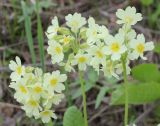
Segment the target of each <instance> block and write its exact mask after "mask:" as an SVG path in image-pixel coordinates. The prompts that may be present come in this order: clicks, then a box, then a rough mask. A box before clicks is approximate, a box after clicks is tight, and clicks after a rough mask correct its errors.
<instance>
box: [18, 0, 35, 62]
mask: <svg viewBox="0 0 160 126" xmlns="http://www.w3.org/2000/svg"><path fill="white" fill-rule="evenodd" d="M21 5H22V10H23V16H24V19H25V32H26V37H27V42H28V46H29V50H30V53H31V58H32V63H33V64H35V63H36V55H35V51H34V44H33V38H32V31H31V20H30V17H29V16H28V12H27V7H26V4H25V2H24V1H21Z"/></svg>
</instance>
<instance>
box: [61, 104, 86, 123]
mask: <svg viewBox="0 0 160 126" xmlns="http://www.w3.org/2000/svg"><path fill="white" fill-rule="evenodd" d="M63 126H84V119H83V117H82V113H81V112H80V111H79V110H78V109H77V107H75V106H72V107H69V108H68V109H67V111H66V112H65V114H64V118H63Z"/></svg>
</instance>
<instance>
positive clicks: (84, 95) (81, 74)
mask: <svg viewBox="0 0 160 126" xmlns="http://www.w3.org/2000/svg"><path fill="white" fill-rule="evenodd" d="M79 78H80V83H81V90H82V96H83V116H84V124H85V126H88V120H87V103H86V93H85V86H84V79H83V73H82V71H79Z"/></svg>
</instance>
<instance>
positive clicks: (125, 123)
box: [122, 59, 128, 126]
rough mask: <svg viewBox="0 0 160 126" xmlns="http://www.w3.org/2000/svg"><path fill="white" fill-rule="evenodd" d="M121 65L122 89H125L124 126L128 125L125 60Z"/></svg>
mask: <svg viewBox="0 0 160 126" xmlns="http://www.w3.org/2000/svg"><path fill="white" fill-rule="evenodd" d="M122 65H123V77H124V87H125V114H124V126H127V125H128V80H127V70H126V59H123V60H122Z"/></svg>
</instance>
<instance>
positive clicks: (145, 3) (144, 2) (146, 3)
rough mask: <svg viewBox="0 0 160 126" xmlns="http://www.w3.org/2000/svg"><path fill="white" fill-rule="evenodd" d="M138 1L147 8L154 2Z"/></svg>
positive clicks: (151, 0)
mask: <svg viewBox="0 0 160 126" xmlns="http://www.w3.org/2000/svg"><path fill="white" fill-rule="evenodd" d="M140 1H141V3H142V4H143V5H144V6H149V5H151V4H152V3H153V2H154V0H140Z"/></svg>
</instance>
